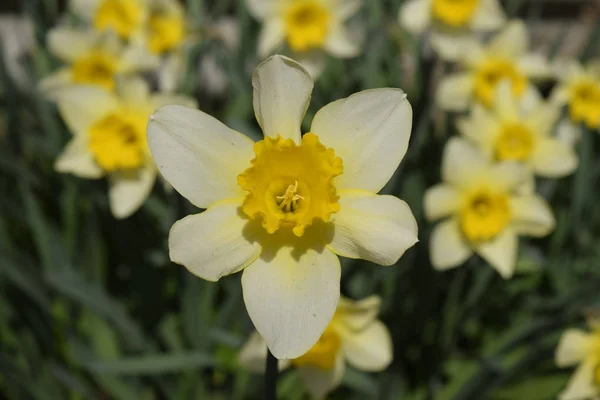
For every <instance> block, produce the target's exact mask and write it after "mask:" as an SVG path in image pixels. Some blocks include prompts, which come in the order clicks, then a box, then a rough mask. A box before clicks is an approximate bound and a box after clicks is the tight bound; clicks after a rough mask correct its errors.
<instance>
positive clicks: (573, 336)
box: [554, 329, 594, 368]
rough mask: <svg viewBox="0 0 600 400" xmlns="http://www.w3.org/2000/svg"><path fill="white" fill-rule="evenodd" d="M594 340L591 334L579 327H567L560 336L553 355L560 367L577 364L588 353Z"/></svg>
mask: <svg viewBox="0 0 600 400" xmlns="http://www.w3.org/2000/svg"><path fill="white" fill-rule="evenodd" d="M593 343H594V341H593V338H592V336H591V335H590V334H589V333H587V332H584V331H582V330H581V329H568V330H567V331H565V332H564V333H563V334H562V336H561V337H560V342H559V343H558V347H557V348H556V353H555V355H554V358H555V361H556V365H557V366H559V367H560V368H565V367H571V366H573V365H577V364H579V363H580V362H582V361H583V360H585V358H586V357H587V356H588V355H589V354H590V350H591V346H592V345H593Z"/></svg>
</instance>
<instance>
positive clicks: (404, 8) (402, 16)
mask: <svg viewBox="0 0 600 400" xmlns="http://www.w3.org/2000/svg"><path fill="white" fill-rule="evenodd" d="M398 21H399V23H400V26H402V27H403V28H404V29H406V30H407V31H409V32H411V33H417V34H420V33H423V32H425V30H426V29H427V28H428V27H429V25H430V24H431V1H430V0H409V1H405V2H403V3H402V5H401V6H400V11H399V13H398Z"/></svg>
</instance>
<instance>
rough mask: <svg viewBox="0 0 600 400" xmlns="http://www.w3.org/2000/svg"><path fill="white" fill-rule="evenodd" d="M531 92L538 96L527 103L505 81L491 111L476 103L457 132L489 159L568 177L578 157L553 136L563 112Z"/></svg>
mask: <svg viewBox="0 0 600 400" xmlns="http://www.w3.org/2000/svg"><path fill="white" fill-rule="evenodd" d="M532 90H533V91H534V93H535V96H531V98H530V99H529V100H530V101H529V102H528V104H524V103H525V101H523V100H522V99H521V100H517V99H515V98H514V97H513V96H512V94H511V87H510V83H509V82H507V81H504V82H502V83H501V84H500V85H499V86H498V89H497V90H496V96H495V101H494V103H493V106H492V108H491V109H487V108H485V107H484V106H482V105H481V104H475V105H474V107H473V110H472V112H471V115H470V116H469V117H464V118H461V119H459V120H458V129H459V131H460V132H461V133H462V134H463V135H464V136H465V137H466V138H467V139H469V140H470V141H471V142H472V143H474V144H475V145H477V146H478V147H479V149H480V150H481V151H482V152H483V154H484V155H486V156H487V157H488V158H489V159H490V160H496V161H518V162H521V163H523V164H524V165H526V166H527V167H528V168H529V169H531V171H533V172H534V173H535V174H536V175H539V176H545V177H549V178H558V177H561V176H565V175H568V174H570V173H572V172H573V171H574V170H575V168H577V164H578V158H577V154H576V153H575V151H574V150H573V147H572V146H571V145H569V144H567V143H565V142H564V141H561V140H559V139H558V138H557V137H554V136H552V132H553V128H554V126H555V125H556V123H557V121H558V118H559V117H560V109H559V108H558V107H556V106H554V105H552V104H548V103H545V102H544V101H543V100H542V99H541V97H540V95H539V93H538V92H537V90H535V89H532Z"/></svg>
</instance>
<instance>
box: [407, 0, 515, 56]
mask: <svg viewBox="0 0 600 400" xmlns="http://www.w3.org/2000/svg"><path fill="white" fill-rule="evenodd" d="M398 21H399V22H400V26H402V27H403V28H404V29H406V30H407V31H409V32H411V33H413V34H423V33H425V32H426V31H427V30H428V29H430V30H431V34H430V43H431V46H432V47H433V48H434V50H435V51H436V52H437V53H438V54H439V55H440V57H442V58H443V59H445V60H449V61H450V60H456V59H457V58H458V57H460V56H461V52H462V51H464V50H465V49H466V47H468V46H470V45H471V44H472V43H473V42H474V41H475V40H476V38H475V34H476V33H478V32H486V31H493V30H496V29H499V28H500V27H501V26H502V25H504V23H505V21H506V17H505V16H504V12H503V11H502V7H501V6H500V3H499V2H498V0H458V1H457V0H409V1H406V2H404V3H402V6H401V7H400V11H399V13H398Z"/></svg>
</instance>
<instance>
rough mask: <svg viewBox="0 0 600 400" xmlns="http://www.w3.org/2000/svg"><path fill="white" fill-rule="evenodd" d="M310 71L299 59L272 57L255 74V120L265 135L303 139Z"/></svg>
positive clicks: (310, 80)
mask: <svg viewBox="0 0 600 400" xmlns="http://www.w3.org/2000/svg"><path fill="white" fill-rule="evenodd" d="M313 86H314V83H313V80H312V78H311V77H310V74H309V73H308V72H307V71H306V70H305V69H304V68H303V67H302V66H301V65H300V64H298V63H297V62H296V61H294V60H292V59H290V58H287V57H284V56H279V55H276V56H271V57H269V58H268V59H267V60H265V61H263V62H262V63H261V64H260V65H259V66H258V67H256V70H254V74H253V75H252V87H253V88H254V95H253V103H254V114H255V115H256V120H257V121H258V124H259V125H260V127H261V128H262V131H263V133H264V134H265V136H277V135H281V136H282V137H285V138H291V139H293V140H294V141H295V142H296V143H298V142H300V125H301V123H302V119H303V118H304V114H305V113H306V109H307V108H308V104H309V103H310V96H311V94H312V89H313Z"/></svg>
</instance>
